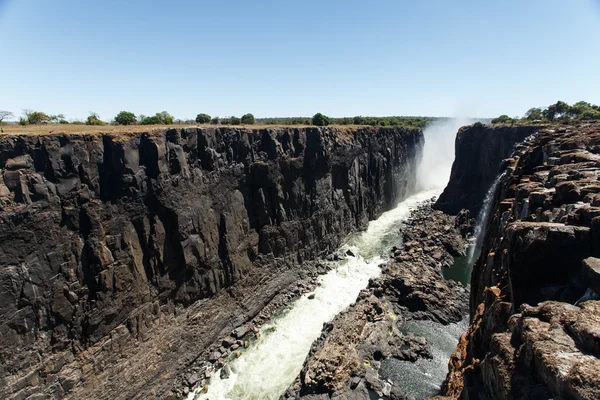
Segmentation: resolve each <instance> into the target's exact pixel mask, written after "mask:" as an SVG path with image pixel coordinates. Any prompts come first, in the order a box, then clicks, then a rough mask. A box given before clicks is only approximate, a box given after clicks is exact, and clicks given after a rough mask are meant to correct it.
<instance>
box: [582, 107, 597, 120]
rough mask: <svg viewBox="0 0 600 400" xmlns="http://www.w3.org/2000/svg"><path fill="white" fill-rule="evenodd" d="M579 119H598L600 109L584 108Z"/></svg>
mask: <svg viewBox="0 0 600 400" xmlns="http://www.w3.org/2000/svg"><path fill="white" fill-rule="evenodd" d="M581 119H583V120H600V111H597V110H594V109H591V108H590V109H589V110H585V111H584V112H583V113H582V114H581Z"/></svg>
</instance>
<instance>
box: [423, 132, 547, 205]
mask: <svg viewBox="0 0 600 400" xmlns="http://www.w3.org/2000/svg"><path fill="white" fill-rule="evenodd" d="M538 129H539V126H536V125H523V126H503V125H499V126H486V125H477V124H476V125H468V126H465V127H463V128H461V129H460V130H459V131H458V133H457V135H456V141H455V154H456V157H455V159H454V163H453V165H452V172H451V175H450V180H449V182H448V185H447V186H446V189H444V192H443V193H442V194H441V195H440V197H439V199H438V200H437V202H436V204H435V207H436V208H437V209H438V210H442V211H444V212H445V213H448V214H453V215H456V214H458V212H459V211H460V210H462V209H467V210H469V211H470V213H471V215H477V213H478V212H479V210H480V209H481V206H482V203H483V199H484V198H485V194H486V192H487V190H488V188H489V187H490V185H491V184H492V182H493V181H494V179H496V177H497V176H498V174H499V173H500V170H501V168H502V160H504V159H505V158H507V157H509V156H510V154H511V152H512V149H513V147H514V145H515V144H516V143H520V142H522V141H523V139H525V138H526V137H527V136H529V135H531V134H532V133H534V132H535V131H537V130H538Z"/></svg>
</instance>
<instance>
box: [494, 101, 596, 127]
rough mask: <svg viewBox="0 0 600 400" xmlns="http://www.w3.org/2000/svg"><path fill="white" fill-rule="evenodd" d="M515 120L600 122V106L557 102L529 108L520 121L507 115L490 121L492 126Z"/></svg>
mask: <svg viewBox="0 0 600 400" xmlns="http://www.w3.org/2000/svg"><path fill="white" fill-rule="evenodd" d="M517 120H518V121H519V122H520V123H533V122H535V123H539V122H542V123H551V122H556V123H562V124H568V123H570V122H571V121H586V120H600V106H597V105H593V104H591V103H588V102H587V101H579V102H577V103H575V104H573V105H569V104H567V103H565V102H564V101H557V102H556V103H554V104H550V105H549V106H548V107H546V108H539V107H534V108H530V109H529V110H527V112H526V113H525V116H524V117H523V118H521V119H520V120H519V119H518V118H510V117H509V116H508V115H501V116H499V117H498V118H494V119H492V124H512V123H514V122H516V121H517Z"/></svg>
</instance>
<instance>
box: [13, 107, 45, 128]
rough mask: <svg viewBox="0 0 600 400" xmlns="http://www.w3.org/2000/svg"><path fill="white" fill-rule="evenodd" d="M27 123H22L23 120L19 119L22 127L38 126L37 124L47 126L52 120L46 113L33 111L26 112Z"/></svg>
mask: <svg viewBox="0 0 600 400" xmlns="http://www.w3.org/2000/svg"><path fill="white" fill-rule="evenodd" d="M23 113H24V114H25V120H26V121H27V122H26V123H22V122H23V121H22V120H23V118H20V119H19V123H20V124H21V125H29V124H31V125H36V124H47V123H49V122H52V118H50V116H49V115H48V114H46V113H43V112H41V111H33V110H24V111H23Z"/></svg>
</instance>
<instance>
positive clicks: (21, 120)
mask: <svg viewBox="0 0 600 400" xmlns="http://www.w3.org/2000/svg"><path fill="white" fill-rule="evenodd" d="M19 125H23V126H25V125H29V120H28V119H27V118H23V117H19Z"/></svg>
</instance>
